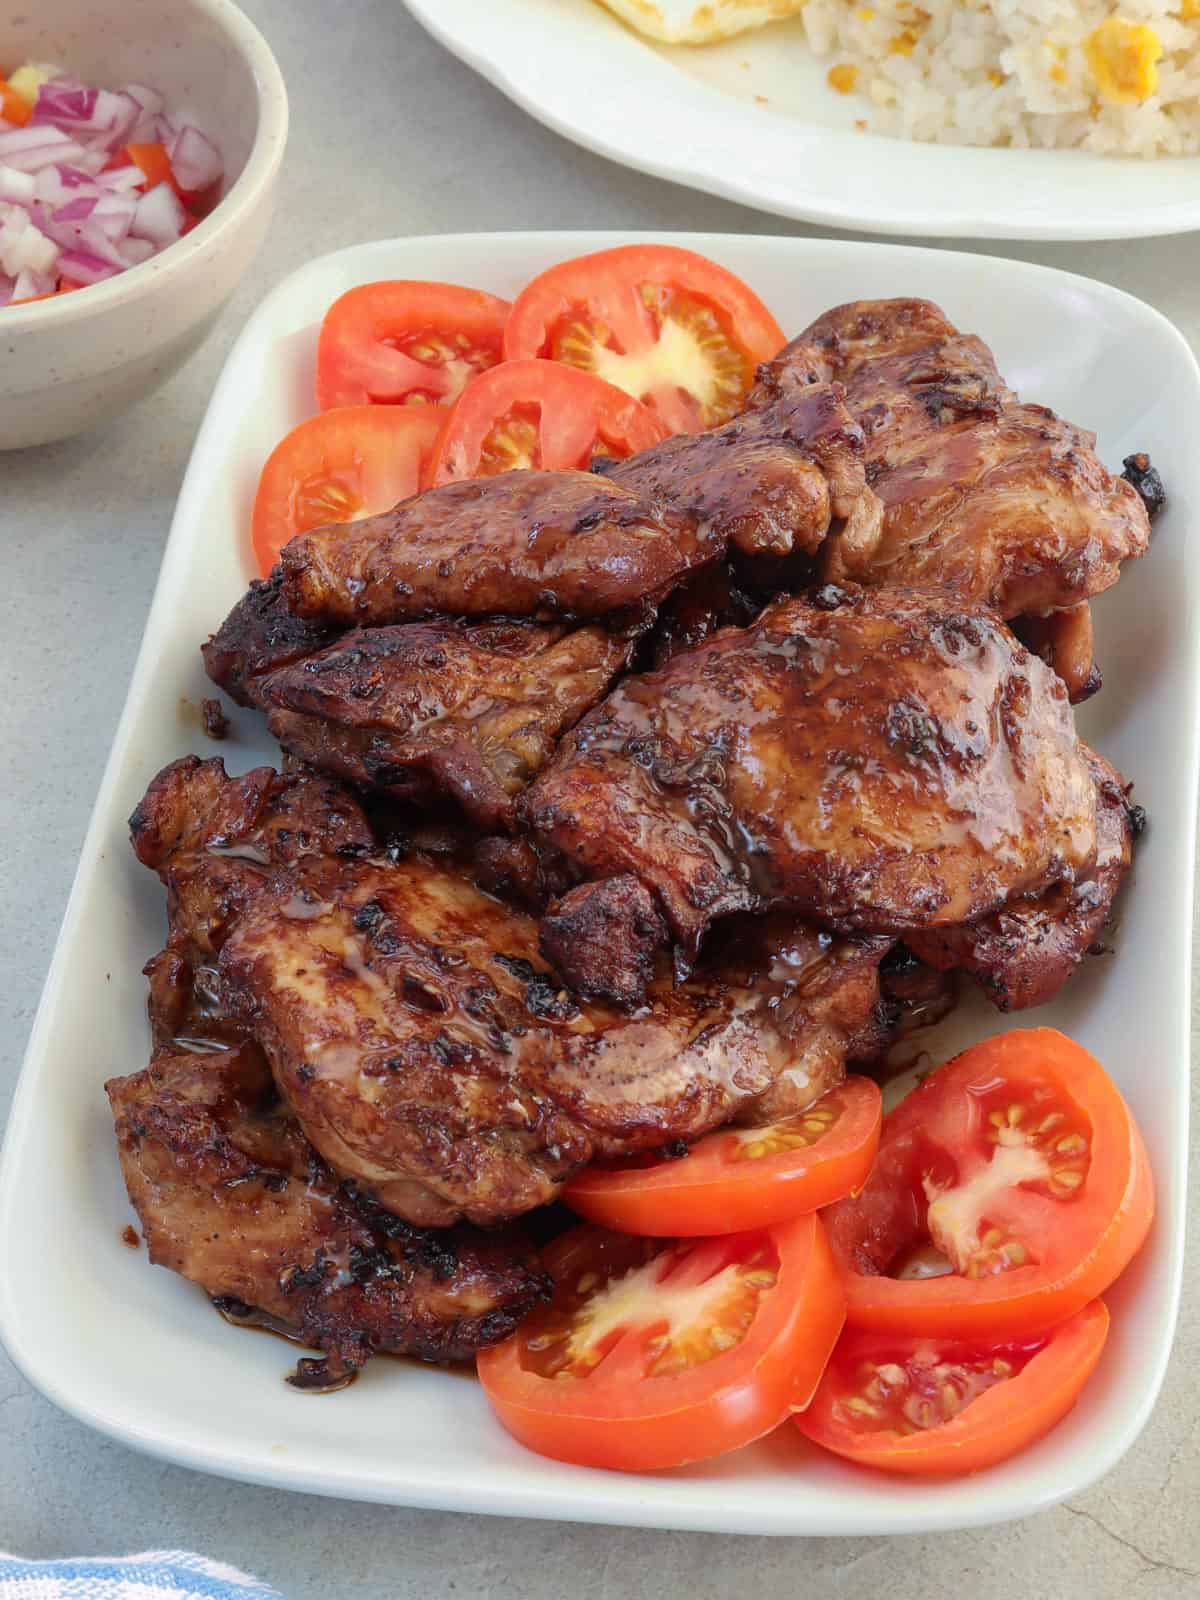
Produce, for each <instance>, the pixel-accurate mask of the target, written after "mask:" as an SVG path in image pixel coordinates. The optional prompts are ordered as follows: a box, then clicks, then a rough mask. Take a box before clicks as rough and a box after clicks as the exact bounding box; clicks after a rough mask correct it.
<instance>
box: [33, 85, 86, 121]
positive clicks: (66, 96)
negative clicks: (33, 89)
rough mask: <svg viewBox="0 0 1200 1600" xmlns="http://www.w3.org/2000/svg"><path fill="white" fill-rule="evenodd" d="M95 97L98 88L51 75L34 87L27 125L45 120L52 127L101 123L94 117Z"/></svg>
mask: <svg viewBox="0 0 1200 1600" xmlns="http://www.w3.org/2000/svg"><path fill="white" fill-rule="evenodd" d="M99 100H100V90H99V89H88V88H84V87H83V86H82V85H81V86H79V87H76V86H75V85H74V84H71V83H67V82H64V81H63V80H62V79H61V78H51V80H50V81H49V83H43V84H42V85H41V87H40V88H39V89H38V92H37V99H36V100H35V101H34V106H33V113H32V115H31V116H30V118H29V126H30V127H33V126H35V125H36V124H38V123H45V122H49V123H51V124H53V125H54V126H55V127H57V126H60V125H61V124H63V123H66V124H68V125H71V126H73V127H77V128H94V127H101V126H103V123H97V121H96V109H97V106H98V104H99Z"/></svg>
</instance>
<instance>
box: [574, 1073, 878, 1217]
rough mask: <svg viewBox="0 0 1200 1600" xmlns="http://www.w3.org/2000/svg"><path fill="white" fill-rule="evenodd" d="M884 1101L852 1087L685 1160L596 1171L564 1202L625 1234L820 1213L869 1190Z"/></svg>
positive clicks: (723, 1135)
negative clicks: (863, 1187)
mask: <svg viewBox="0 0 1200 1600" xmlns="http://www.w3.org/2000/svg"><path fill="white" fill-rule="evenodd" d="M880 1117H881V1111H880V1093H879V1088H878V1085H876V1084H875V1083H873V1082H872V1081H871V1079H870V1078H847V1079H846V1081H845V1082H844V1083H841V1084H839V1085H838V1086H837V1088H836V1089H831V1090H830V1091H829V1093H828V1094H826V1095H823V1096H822V1098H821V1099H820V1100H818V1101H817V1102H816V1104H815V1105H812V1106H809V1108H808V1110H807V1111H803V1112H801V1113H800V1115H799V1116H796V1117H789V1118H788V1119H787V1120H786V1121H783V1122H774V1123H771V1124H770V1125H769V1126H767V1127H763V1128H720V1129H718V1130H717V1132H715V1133H710V1134H708V1135H706V1136H705V1137H704V1138H703V1139H700V1140H698V1141H697V1142H696V1143H695V1144H694V1145H693V1146H692V1148H691V1149H690V1150H689V1151H688V1153H687V1155H686V1156H684V1157H682V1159H680V1160H677V1161H669V1160H666V1161H664V1160H662V1159H660V1158H656V1157H655V1156H650V1157H647V1158H642V1159H637V1158H635V1159H633V1160H630V1161H623V1162H619V1163H614V1164H611V1165H597V1166H594V1167H588V1168H586V1170H585V1171H583V1172H581V1173H579V1174H578V1175H577V1176H576V1177H574V1178H572V1179H571V1181H570V1183H569V1184H568V1185H567V1187H566V1189H565V1190H564V1192H563V1199H564V1200H565V1201H566V1203H567V1204H568V1205H569V1206H570V1207H571V1209H572V1210H573V1211H577V1212H578V1213H579V1215H580V1216H581V1217H587V1218H588V1219H589V1221H592V1222H601V1223H603V1224H604V1225H605V1227H608V1228H617V1229H619V1230H620V1231H621V1232H623V1233H642V1234H651V1235H653V1234H683V1235H694V1234H717V1233H739V1232H741V1231H742V1230H744V1229H747V1228H763V1227H769V1226H770V1225H771V1224H772V1223H776V1222H786V1221H787V1220H788V1219H789V1218H791V1217H797V1216H800V1215H802V1214H803V1213H804V1212H806V1211H816V1210H817V1209H818V1207H820V1206H826V1205H829V1204H830V1203H831V1202H832V1201H834V1200H838V1199H840V1198H841V1197H842V1196H843V1195H847V1194H850V1193H852V1192H853V1191H854V1190H855V1189H857V1188H859V1187H860V1186H861V1185H862V1184H863V1183H865V1181H866V1178H867V1174H868V1173H869V1172H870V1170H871V1163H872V1162H873V1161H874V1159H875V1151H876V1148H877V1147H878V1144H879V1123H880Z"/></svg>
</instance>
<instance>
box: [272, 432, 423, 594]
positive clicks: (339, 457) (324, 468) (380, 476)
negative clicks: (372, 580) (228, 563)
mask: <svg viewBox="0 0 1200 1600" xmlns="http://www.w3.org/2000/svg"><path fill="white" fill-rule="evenodd" d="M444 421H445V413H444V412H443V411H440V410H438V409H437V408H436V407H435V406H404V407H403V408H395V409H393V408H391V407H387V406H344V407H342V408H341V409H340V410H338V411H325V412H322V414H321V415H320V416H319V417H309V419H308V420H307V421H306V422H302V423H300V425H299V426H298V427H296V428H293V429H292V431H291V433H289V434H288V435H287V436H286V437H285V438H284V439H283V440H281V441H280V443H279V444H277V445H276V447H275V449H274V450H273V451H272V452H271V454H270V456H269V457H268V458H267V464H266V466H265V467H264V468H263V471H262V477H261V478H260V479H259V484H258V494H257V495H256V497H255V500H254V517H253V522H252V529H251V537H252V540H253V544H254V554H255V558H256V560H257V561H258V566H259V571H260V572H261V573H262V575H263V576H264V577H266V576H267V574H268V573H269V572H270V571H271V568H272V567H273V566H274V565H275V563H276V561H277V560H278V559H279V552H280V551H281V550H282V549H283V547H284V545H285V544H287V542H288V540H289V539H294V538H295V537H296V535H297V534H299V533H307V531H308V530H309V529H310V528H319V527H323V526H324V525H325V524H326V523H330V522H354V521H356V520H357V519H358V518H359V517H370V516H374V515H375V513H376V512H379V511H388V510H390V509H391V507H392V506H394V505H397V504H398V503H399V502H400V501H401V500H407V499H408V497H409V496H410V495H413V494H416V492H417V490H418V489H419V487H420V483H421V474H422V473H423V471H424V470H425V467H426V464H427V462H428V460H429V458H430V456H431V455H432V453H433V448H434V445H435V443H436V441H437V437H438V434H439V432H440V430H441V426H442V423H443V422H444Z"/></svg>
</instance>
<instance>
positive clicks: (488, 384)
mask: <svg viewBox="0 0 1200 1600" xmlns="http://www.w3.org/2000/svg"><path fill="white" fill-rule="evenodd" d="M662 437H663V432H662V428H661V426H660V424H659V422H658V420H657V418H656V417H655V416H654V415H653V413H652V412H650V411H648V410H647V409H646V407H645V406H643V405H641V404H640V403H639V402H638V401H637V400H632V399H630V397H629V396H628V395H627V394H624V393H622V391H621V390H620V389H616V388H614V387H613V385H612V384H611V383H604V382H603V381H602V380H601V379H599V378H593V377H591V376H590V374H588V373H586V372H579V371H577V370H576V369H575V368H573V367H562V366H559V365H558V364H557V363H555V362H553V361H505V362H502V363H501V364H500V365H499V366H498V367H492V368H491V370H490V371H488V372H484V373H482V374H481V375H480V376H479V377H478V378H472V380H471V382H470V383H469V384H468V385H467V387H466V388H465V389H464V390H463V392H462V394H461V395H460V396H459V397H458V399H457V400H456V401H455V403H454V407H453V409H452V411H451V413H450V416H449V418H448V420H447V422H446V428H445V432H444V433H443V435H442V438H441V443H440V445H439V447H438V452H437V456H436V458H435V459H434V461H433V463H432V464H431V467H430V473H429V482H430V483H431V484H438V483H451V482H453V481H454V479H456V478H488V477H492V476H494V475H495V474H496V473H500V472H510V471H512V470H513V469H514V468H519V467H524V468H530V467H538V468H546V469H558V468H577V469H581V470H586V469H587V468H589V467H590V466H591V464H592V461H593V460H594V459H595V457H597V456H615V457H618V458H620V459H622V460H623V459H624V458H625V457H626V456H631V455H634V454H636V453H637V452H638V451H639V450H646V449H649V447H650V446H651V445H653V444H657V443H658V442H659V440H660V439H661V438H662Z"/></svg>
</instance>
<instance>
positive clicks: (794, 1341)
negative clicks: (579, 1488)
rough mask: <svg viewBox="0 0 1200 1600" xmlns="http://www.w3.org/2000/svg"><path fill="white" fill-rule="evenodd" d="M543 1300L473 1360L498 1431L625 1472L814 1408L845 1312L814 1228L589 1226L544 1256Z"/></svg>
mask: <svg viewBox="0 0 1200 1600" xmlns="http://www.w3.org/2000/svg"><path fill="white" fill-rule="evenodd" d="M544 1260H545V1265H546V1267H547V1268H548V1270H549V1272H550V1274H551V1276H552V1277H553V1279H554V1284H555V1289H554V1297H553V1300H552V1302H551V1303H550V1305H549V1306H547V1307H545V1308H544V1309H542V1310H540V1311H535V1312H534V1313H533V1315H532V1316H531V1317H529V1318H528V1319H527V1320H526V1321H525V1322H524V1323H523V1324H522V1325H521V1328H520V1330H519V1331H518V1332H517V1333H515V1334H514V1335H513V1336H512V1338H511V1339H508V1340H506V1341H505V1342H504V1344H502V1345H497V1346H496V1347H495V1348H494V1349H492V1350H485V1351H482V1352H481V1353H480V1355H479V1359H478V1365H479V1376H480V1378H481V1380H482V1382H483V1387H484V1389H485V1391H486V1393H487V1397H488V1399H489V1400H490V1401H491V1403H492V1405H493V1407H494V1408H495V1411H496V1414H497V1415H498V1416H499V1418H500V1420H501V1422H503V1424H504V1426H505V1427H506V1428H507V1429H508V1430H509V1432H510V1433H512V1434H513V1435H514V1436H515V1437H516V1438H518V1439H519V1440H520V1441H521V1443H522V1444H524V1445H527V1446H528V1447H529V1449H531V1450H536V1451H538V1452H539V1453H540V1454H541V1455H546V1456H553V1457H554V1458H555V1459H556V1460H559V1461H574V1462H578V1463H580V1464H581V1465H583V1466H589V1467H611V1468H614V1469H616V1470H619V1471H625V1472H647V1471H652V1470H655V1469H657V1468H659V1467H678V1466H682V1465H683V1464H684V1463H685V1462H688V1461H701V1460H704V1459H705V1458H707V1457H709V1456H718V1455H723V1454H724V1453H725V1452H726V1451H729V1450H736V1449H737V1448H738V1447H739V1446H741V1445H744V1444H749V1443H750V1441H751V1440H752V1439H757V1438H759V1437H760V1436H761V1435H762V1434H764V1433H769V1432H770V1430H771V1429H772V1428H775V1427H777V1426H778V1425H779V1423H780V1422H782V1421H783V1420H784V1418H785V1417H786V1416H787V1415H788V1413H789V1412H790V1411H791V1410H792V1409H793V1408H794V1407H799V1406H803V1405H807V1404H808V1402H809V1400H810V1399H811V1397H812V1394H813V1391H814V1390H815V1389H816V1386H817V1383H818V1382H819V1380H820V1377H821V1373H822V1372H823V1371H824V1370H825V1363H826V1361H827V1360H828V1359H829V1353H830V1351H831V1350H832V1349H833V1347H834V1344H835V1343H836V1342H837V1337H838V1334H839V1332H840V1331H841V1327H842V1323H843V1320H844V1318H845V1300H844V1296H843V1292H842V1288H841V1285H840V1283H839V1282H838V1275H837V1271H836V1269H835V1267H834V1265H833V1261H832V1259H831V1257H830V1254H829V1247H828V1245H827V1244H826V1242H825V1236H824V1233H823V1231H822V1228H821V1224H820V1222H819V1220H818V1219H817V1218H816V1217H813V1216H808V1217H801V1218H799V1219H798V1220H797V1221H795V1222H789V1223H785V1224H784V1225H783V1226H781V1227H778V1228H771V1229H767V1230H760V1231H757V1232H753V1233H739V1234H727V1235H725V1236H724V1237H723V1238H720V1239H690V1240H683V1241H670V1240H661V1239H660V1240H653V1239H638V1238H635V1237H634V1236H633V1235H632V1234H627V1233H608V1232H606V1231H605V1230H604V1229H602V1228H593V1227H590V1226H585V1227H582V1228H576V1229H574V1230H573V1231H572V1232H571V1233H568V1234H564V1235H562V1236H561V1237H560V1238H558V1239H556V1240H555V1241H554V1242H553V1243H552V1244H551V1245H550V1246H549V1247H548V1249H547V1250H546V1251H545V1253H544Z"/></svg>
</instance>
